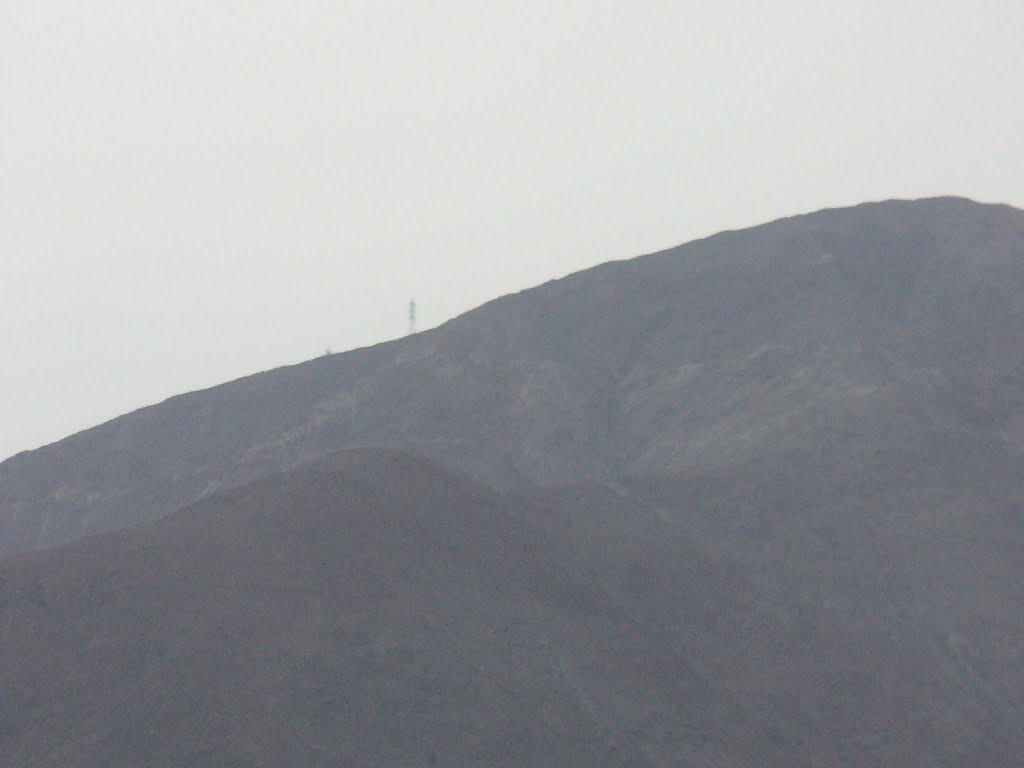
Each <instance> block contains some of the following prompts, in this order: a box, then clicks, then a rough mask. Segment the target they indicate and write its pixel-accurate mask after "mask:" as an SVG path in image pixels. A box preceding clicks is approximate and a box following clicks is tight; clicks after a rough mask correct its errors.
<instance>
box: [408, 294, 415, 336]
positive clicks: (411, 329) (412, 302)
mask: <svg viewBox="0 0 1024 768" xmlns="http://www.w3.org/2000/svg"><path fill="white" fill-rule="evenodd" d="M414 333H416V301H415V300H410V301H409V335H410V336H411V335H412V334H414Z"/></svg>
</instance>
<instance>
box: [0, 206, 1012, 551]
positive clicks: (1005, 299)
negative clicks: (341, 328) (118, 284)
mask: <svg viewBox="0 0 1024 768" xmlns="http://www.w3.org/2000/svg"><path fill="white" fill-rule="evenodd" d="M1021 338H1024V213H1022V212H1021V211H1018V210H1015V209H1012V208H1008V207H1005V206H993V205H979V204H976V203H972V202H970V201H967V200H962V199H953V198H943V199H933V200H922V201H915V202H902V201H890V202H885V203H877V204H867V205H862V206H857V207H855V208H850V209H842V210H827V211H821V212H818V213H814V214H810V215H806V216H799V217H795V218H792V219H785V220H782V221H778V222H774V223H771V224H766V225H763V226H760V227H755V228H753V229H749V230H744V231H739V232H728V233H723V234H720V235H716V236H715V237H711V238H708V239H706V240H702V241H699V242H695V243H691V244H689V245H685V246H681V247H679V248H675V249H672V250H669V251H665V252H662V253H658V254H654V255H650V256H646V257H642V258H639V259H634V260H632V261H625V262H617V263H611V264H605V265H603V266H601V267H597V268H595V269H591V270H587V271H585V272H581V273H578V274H576V275H572V276H570V277H567V278H565V279H563V280H558V281H554V282H551V283H547V284H545V285H542V286H540V287H538V288H535V289H532V290H529V291H524V292H522V293H520V294H516V295H514V296H507V297H504V298H502V299H499V300H497V301H494V302H491V303H490V304H487V305H485V306H483V307H481V308H479V309H477V310H475V311H473V312H470V313H468V314H466V315H463V316H462V317H459V318H457V319H456V320H453V321H451V322H449V323H447V324H446V325H444V326H442V327H440V328H438V329H436V330H434V331H430V332H427V333H423V334H419V335H417V336H414V337H410V338H406V339H402V340H400V341H396V342H393V343H389V344H383V345H379V346H376V347H373V348H369V349H362V350H356V351H354V352H349V353H346V354H342V355H335V356H333V357H327V358H321V359H318V360H314V361H311V362H309V363H305V364H303V365H299V366H294V367H291V368H283V369H279V370H275V371H271V372H268V373H263V374H259V375H256V376H252V377H249V378H246V379H242V380H239V381H236V382H232V383H230V384H226V385H223V386H220V387H216V388H214V389H211V390H207V391H203V392H196V393H191V394H188V395H183V396H180V397H176V398H172V399H171V400H168V401H167V402H165V403H162V404H160V405H157V406H153V407H151V408H146V409H143V410H141V411H138V412H135V413H132V414H129V415H127V416H124V417H122V418H119V419H115V420H114V421H112V422H109V423H107V424H104V425H102V426H100V427H97V428H95V429H92V430H88V431H86V432H82V433H80V434H78V435H75V436H72V437H70V438H68V439H66V440H63V441H61V442H59V443H56V444H54V445H51V446H48V447H46V448H43V449H40V450H37V451H33V452H31V453H24V454H21V455H19V456H16V457H14V458H12V459H10V460H8V461H6V462H4V463H3V464H2V465H0V556H3V555H8V554H12V553H15V552H19V551H22V550H25V549H30V548H36V547H45V546H52V545H55V544H59V543H62V542H66V541H70V540H73V539H75V538H78V537H80V536H83V535H87V534H90V533H94V532H98V531H103V530H110V529H117V528H122V527H125V526H128V525H132V524H134V523H137V522H140V521H145V520H152V519H156V518H159V517H161V516H163V515H165V514H168V513H170V512H172V511H174V510H175V509H177V508H178V507H180V506H182V505H184V504H187V503H190V502H192V501H194V500H196V499H198V498H201V497H203V496H204V495H206V494H209V493H211V492H213V491H215V490H217V489H218V488H225V487H232V486H236V485H238V484H240V483H243V482H247V481H249V480H251V479H254V478H257V477H261V476H265V475H267V474H269V473H273V472H278V471H281V470H284V469H288V468H291V467H294V466H297V465H298V464H300V463H301V462H303V461H307V460H310V459H315V458H317V457H320V456H324V455H326V454H327V453H329V452H331V451H334V450H337V449H341V448H346V447H359V446H390V447H400V448H403V449H408V450H413V451H416V452H417V453H421V454H423V455H426V456H430V457H433V458H434V459H437V460H439V461H441V462H442V463H444V464H446V465H448V466H453V467H458V468H459V469H460V470H461V471H464V472H468V473H469V474H471V475H472V476H474V477H476V478H478V479H480V480H483V481H485V482H488V483H491V484H494V485H495V486H497V487H500V488H523V487H527V486H529V485H533V484H543V483H566V482H573V481H575V480H577V479H580V478H591V479H608V478H617V477H623V476H645V475H652V474H671V473H674V472H693V471H698V470H700V471H704V470H707V471H712V470H725V469H727V468H728V467H730V466H733V465H742V464H745V463H749V462H752V461H760V460H763V461H766V462H768V463H770V464H777V465H780V466H795V467H805V468H806V469H805V471H806V477H805V478H804V479H807V477H813V476H815V475H817V474H826V475H829V476H830V477H832V479H833V480H834V482H836V483H838V484H839V485H842V484H843V482H844V478H845V480H851V479H852V478H854V477H855V476H856V475H857V473H858V472H861V471H862V468H863V467H865V466H868V467H872V466H880V465H889V466H893V467H895V469H896V471H897V474H898V475H899V477H900V481H901V482H905V483H908V484H909V485H910V486H912V487H916V485H917V484H918V483H924V484H925V485H928V484H930V483H932V481H933V477H934V475H935V474H936V473H941V472H944V471H946V470H948V469H952V470H955V471H956V472H957V473H959V474H960V475H962V476H964V477H965V478H968V479H969V480H970V482H971V483H973V484H975V485H983V484H991V485H992V486H993V487H994V488H996V489H997V495H999V497H1000V499H1002V501H1000V502H999V503H1001V504H1002V503H1006V501H1005V500H1006V499H1007V498H1011V497H1013V494H1014V493H1016V491H1015V490H1013V489H1014V488H1015V478H1016V477H1018V476H1019V475H1020V473H1019V470H1020V464H1021V461H1020V459H1021V456H1022V450H1024V448H1022V446H1024V418H1022V416H1021V414H1022V413H1024V408H1022V406H1024V402H1022V400H1024V381H1022V376H1024V345H1021V344H1020V339H1021Z"/></svg>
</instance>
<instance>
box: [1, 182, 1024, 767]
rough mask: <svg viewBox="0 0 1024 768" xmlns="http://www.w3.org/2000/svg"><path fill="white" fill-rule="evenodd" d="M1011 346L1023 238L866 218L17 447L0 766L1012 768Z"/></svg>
mask: <svg viewBox="0 0 1024 768" xmlns="http://www.w3.org/2000/svg"><path fill="white" fill-rule="evenodd" d="M1021 338H1024V212H1021V211H1017V210H1014V209H1012V208H1008V207H1005V206H994V205H979V204H977V203H972V202H970V201H967V200H962V199H953V198H942V199H934V200H922V201H913V202H908V201H889V202H884V203H874V204H866V205H862V206H857V207H855V208H850V209H841V210H828V211H821V212H818V213H814V214H809V215H806V216H800V217H795V218H792V219H785V220H782V221H778V222H773V223H770V224H766V225H763V226H760V227H755V228H753V229H749V230H743V231H739V232H727V233H722V234H720V235H716V236H714V237H711V238H708V239H707V240H702V241H699V242H696V243H691V244H689V245H685V246H681V247H679V248H675V249H672V250H669V251H665V252H662V253H657V254H652V255H649V256H644V257H641V258H638V259H634V260H631V261H625V262H616V263H611V264H605V265H603V266H600V267H597V268H595V269H591V270H587V271H585V272H581V273H579V274H576V275H572V276H569V277H567V278H565V279H563V280H558V281H553V282H551V283H547V284H545V285H542V286H539V287H537V288H534V289H531V290H529V291H524V292H522V293H520V294H517V295H514V296H507V297H504V298H502V299H499V300H497V301H494V302H491V303H490V304H487V305H485V306H483V307H481V308H479V309H477V310H474V311H473V312H470V313H467V314H466V315H463V316H461V317H459V318H456V319H455V320H453V321H451V322H449V323H447V324H446V325H444V326H441V327H440V328H438V329H435V330H433V331H429V332H426V333H422V334H418V335H416V336H411V337H408V338H405V339H401V340H399V341H395V342H392V343H389V344H382V345H379V346H376V347H373V348H369V349H362V350H356V351H353V352H349V353H345V354H341V355H336V356H331V357H325V358H320V359H317V360H314V361H311V362H309V363H305V364H303V365H299V366H293V367H290V368H282V369H279V370H275V371H270V372H267V373H263V374H258V375H256V376H251V377H248V378H246V379H242V380H239V381H236V382H231V383H229V384H225V385H223V386H221V387H216V388H214V389H211V390H207V391H204V392H196V393H191V394H187V395H182V396H180V397H176V398H172V399H171V400H169V401H167V402H165V403H162V404H160V405H156V406H153V407H150V408H145V409H142V410H140V411H137V412H135V413H132V414H128V415H126V416H124V417H121V418H120V419H115V420H114V421H112V422H109V423H108V424H104V425H101V426H99V427H97V428H95V429H92V430H89V431H86V432H83V433H80V434H78V435H74V436H72V437H69V438H68V439H66V440H63V441H61V442H59V443H55V444H54V445H51V446H48V447H46V448H43V449H40V450H38V451H33V452H31V453H24V454H20V455H18V456H15V457H13V458H12V459H10V460H8V461H6V462H4V463H3V464H2V465H0V555H3V556H4V557H3V559H2V560H0V648H2V653H0V691H3V696H0V755H3V760H0V762H2V763H3V764H4V765H5V766H7V765H9V766H12V768H28V766H33V768H35V767H39V766H42V767H47V766H58V765H60V766H63V765H68V764H72V765H80V766H85V767H86V768H88V767H89V766H101V765H102V766H115V767H116V766H135V765H149V766H171V765H191V766H199V767H200V768H202V766H245V767H246V768H248V767H250V766H268V765H275V766H277V765H281V766H310V765H312V766H318V765H324V766H327V765H331V766H334V765H353V766H363V765H366V766H377V765H410V766H415V765H424V766H427V765H460V766H462V765H478V766H520V765H523V766H530V765H534V766H549V765H557V766H569V767H571V766H610V767H611V766H615V767H619V766H640V767H642V768H647V767H650V768H655V767H659V768H660V767H661V766H678V765H693V766H708V767H710V766H736V767H737V768H748V766H749V767H750V768H753V767H754V766H758V767H767V768H791V767H798V768H825V766H835V765H846V766H854V767H855V768H868V767H869V766H872V767H873V766H877V765H899V766H905V767H907V768H936V767H948V768H953V767H954V766H963V765H975V766H986V767H987V766H992V767H993V768H995V767H996V766H999V767H1000V768H1001V767H1002V766H1006V765H1014V764H1016V763H1018V762H1019V758H1020V755H1021V754H1024V696H1022V694H1021V691H1024V611H1021V598H1020V595H1021V594H1022V588H1024V559H1022V558H1021V556H1020V553H1021V552H1022V551H1024V402H1022V399H1024V345H1022V344H1021V343H1020V339H1021ZM58 544H59V545H62V546H60V547H59V548H54V549H49V550H45V551H28V550H33V549H38V548H41V547H53V546H54V545H58Z"/></svg>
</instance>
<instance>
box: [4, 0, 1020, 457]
mask: <svg viewBox="0 0 1024 768" xmlns="http://www.w3.org/2000/svg"><path fill="white" fill-rule="evenodd" d="M1022 40H1024V3H1022V2H1020V0H1007V1H1006V2H994V1H990V2H986V1H985V0H975V2H952V1H951V0H927V1H924V0H922V1H921V2H901V1H900V0H888V1H887V2H873V1H871V0H867V1H866V0H857V1H856V2H845V1H842V2H839V1H834V2H827V1H823V0H815V1H814V2H785V1H784V0H775V2H766V1H765V0H759V1H758V2H706V1H702V2H683V1H680V0H677V1H676V2H638V1H637V0H634V1H633V2H629V3H626V2H622V1H621V0H620V1H619V2H596V1H593V0H591V1H589V2H578V1H576V0H569V1H564V0H563V1H562V2H551V1H550V0H548V1H547V2H543V3H541V2H524V0H517V2H514V3H512V2H508V3H504V2H502V3H497V2H481V1H480V0H475V1H470V0H431V2H387V1H386V0H374V1H373V2H345V1H343V0H334V2H313V1H311V0H307V1H303V0H287V2H259V0H246V1H245V2H231V1H230V0H212V1H211V0H203V1H202V2H192V1H191V0H174V2H162V0H143V1H141V2H140V0H131V1H126V2H112V1H111V0H90V1H89V2H84V0H76V1H74V2H72V1H70V0H62V1H54V0H31V1H30V0H0V327H2V334H3V337H2V338H3V354H2V357H0V360H2V376H0V458H2V457H3V456H7V455H9V454H12V453H14V452H16V451H18V450H21V449H25V448H32V447H36V446H38V445H40V444H42V443H45V442H50V441H53V440H55V439H58V438H60V437H63V436H65V435H67V434H69V433H71V432H74V431H77V430H79V429H82V428H84V427H87V426H91V425H93V424H95V423H98V422H101V421H104V420H106V419H108V418H111V417H113V416H115V415H118V414H120V413H123V412H125V411H128V410H132V409H134V408H136V407H139V406H141V405H144V404H147V403H151V402H155V401H158V400H161V399H163V398H165V397H167V396H169V395H172V394H175V393H178V392H181V391H185V390H189V389H196V388H200V387H204V386H209V385H212V384H216V383H219V382H221V381H225V380H228V379H231V378H235V377H238V376H240V375H244V374H246V373H251V372H255V371H258V370H262V369H267V368H272V367H276V366H278V365H282V364H285V363H292V362H298V361H301V360H303V359H306V358H309V357H314V356H316V355H318V354H321V353H322V352H323V351H324V349H325V348H326V347H331V348H332V349H334V350H335V351H340V350H343V349H349V348H352V347H356V346H362V345H366V344H370V343H375V342H378V341H381V340H385V339H388V338H393V337H395V336H398V335H401V334H402V333H404V331H405V325H406V306H407V302H408V300H409V298H410V297H413V296H415V298H416V300H417V302H418V305H419V310H420V312H419V314H420V327H421V328H424V327H427V326H431V325H435V324H437V323H439V322H442V321H444V320H446V319H448V318H450V317H452V316H454V315H456V314H458V313H460V312H462V311H464V310H467V309H469V308H471V307H473V306H475V305H477V304H479V303H482V302H483V301H485V300H487V299H489V298H492V297H495V296H497V295H500V294H503V293H508V292H510V291H515V290H519V289H522V288H525V287H528V286H531V285H534V284H536V283H539V282H542V281H544V280H546V279H549V278H552V277H558V276H562V275H564V274H566V273H568V272H571V271H575V270H578V269H581V268H583V267H587V266H591V265H594V264H597V263H600V262H602V261H607V260H609V259H618V258H625V257H629V256H634V255H637V254H640V253H644V252H649V251H652V250H657V249H660V248H663V247H667V246H671V245H675V244H678V243H680V242H684V241H687V240H691V239H694V238H696V237H700V236H704V235H708V234H711V233H713V232H715V231H718V230H721V229H726V228H737V227H743V226H747V225H752V224H756V223H760V222H762V221H765V220H768V219H772V218H776V217H778V216H782V215H788V214H793V213H800V212H805V211H809V210H815V209H819V208H823V207H830V206H837V205H847V204H853V203H857V202H861V201H864V200H869V199H881V198H888V197H923V196H932V195H939V194H959V195H966V196H969V197H974V198H976V199H979V200H983V201H998V202H1008V203H1011V204H1014V205H1017V206H1019V207H1024V95H1022V94H1024V45H1022V43H1021V41H1022Z"/></svg>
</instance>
